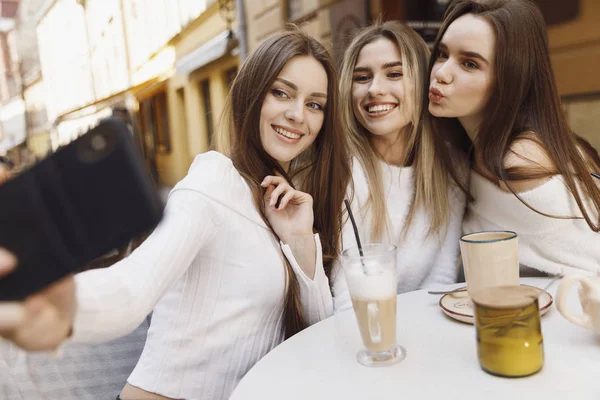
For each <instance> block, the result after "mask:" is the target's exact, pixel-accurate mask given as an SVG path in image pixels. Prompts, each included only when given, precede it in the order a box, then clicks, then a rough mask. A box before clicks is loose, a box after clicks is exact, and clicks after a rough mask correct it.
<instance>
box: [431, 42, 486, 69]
mask: <svg viewBox="0 0 600 400" xmlns="http://www.w3.org/2000/svg"><path fill="white" fill-rule="evenodd" d="M438 48H440V49H442V50H446V51H447V50H448V46H447V45H446V44H445V43H440V45H439V46H438ZM459 54H460V55H461V56H465V57H471V58H476V59H478V60H481V61H483V62H484V63H486V64H488V65H489V64H490V62H489V61H488V60H486V59H485V57H484V56H482V55H481V54H479V53H476V52H474V51H465V50H461V51H459Z"/></svg>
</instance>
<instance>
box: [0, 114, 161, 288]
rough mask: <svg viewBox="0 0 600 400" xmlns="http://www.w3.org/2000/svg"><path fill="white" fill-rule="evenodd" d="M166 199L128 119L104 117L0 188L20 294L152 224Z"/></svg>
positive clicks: (9, 282)
mask: <svg viewBox="0 0 600 400" xmlns="http://www.w3.org/2000/svg"><path fill="white" fill-rule="evenodd" d="M162 210H163V205H162V203H161V201H160V200H159V198H158V195H157V193H156V190H155V188H154V184H153V183H152V180H151V178H150V176H149V175H148V173H147V172H146V171H145V168H144V166H143V162H142V159H141V155H140V154H139V152H138V150H137V148H136V147H135V144H134V142H133V139H132V137H131V134H130V132H129V130H128V129H127V127H126V125H124V124H123V123H121V122H119V121H117V120H114V119H107V120H104V121H103V122H101V123H100V124H99V125H98V126H97V127H96V128H94V129H92V130H91V131H89V132H88V133H86V134H84V135H83V136H81V137H79V138H78V139H76V140H74V141H73V142H71V143H70V144H68V145H67V146H65V147H63V148H61V149H59V150H57V151H56V152H55V153H54V154H53V155H51V156H50V157H48V158H46V159H45V160H43V161H41V162H40V163H38V164H37V165H35V166H34V167H32V168H31V169H29V170H27V171H25V172H23V173H21V174H20V175H18V176H16V177H14V178H12V179H11V180H9V181H8V182H6V183H5V184H3V185H1V186H0V247H4V248H6V249H7V250H8V251H10V252H11V253H13V254H14V255H15V256H16V258H17V260H18V264H17V266H16V268H15V270H14V271H13V272H12V273H10V274H9V275H7V276H6V277H4V278H0V300H21V299H24V298H25V297H27V296H28V295H31V294H33V293H36V292H38V291H40V290H42V289H43V288H46V287H48V286H49V285H50V284H52V283H53V282H56V281H57V280H59V279H60V278H63V277H65V276H67V275H69V274H72V273H74V272H77V271H78V270H79V269H80V268H81V267H83V266H84V265H85V264H87V263H89V262H90V261H92V260H94V259H96V258H98V257H100V256H102V255H104V254H106V253H108V252H109V251H111V250H113V249H116V248H120V247H122V246H123V245H125V244H126V243H127V242H128V241H129V240H130V239H132V238H134V237H136V236H138V235H140V234H142V233H144V232H147V231H148V230H150V229H152V228H154V227H155V226H156V225H157V224H158V222H159V221H160V219H161V217H162Z"/></svg>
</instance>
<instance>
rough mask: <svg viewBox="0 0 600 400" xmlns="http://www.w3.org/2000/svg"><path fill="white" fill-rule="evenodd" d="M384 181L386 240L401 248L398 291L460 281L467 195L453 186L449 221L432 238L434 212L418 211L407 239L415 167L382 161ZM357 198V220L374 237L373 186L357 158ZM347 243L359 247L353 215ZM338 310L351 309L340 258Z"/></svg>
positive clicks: (365, 235)
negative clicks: (458, 264)
mask: <svg viewBox="0 0 600 400" xmlns="http://www.w3.org/2000/svg"><path fill="white" fill-rule="evenodd" d="M380 167H381V172H382V178H383V179H382V180H383V185H384V192H385V200H386V205H387V213H388V216H389V221H390V225H391V232H389V235H388V237H387V238H384V239H383V240H382V241H384V242H387V243H391V244H394V245H395V246H397V247H398V251H397V264H396V267H397V268H396V270H397V280H398V293H399V294H400V293H404V292H408V291H411V290H417V289H421V288H426V287H432V286H435V285H443V284H449V283H454V282H456V277H457V268H456V260H457V257H458V251H459V243H458V240H459V238H460V234H461V221H462V218H463V214H464V210H465V201H466V200H465V196H464V194H462V192H460V191H459V190H458V189H457V188H455V187H452V188H450V189H449V193H448V196H449V200H450V212H451V214H450V223H449V225H448V227H447V229H446V230H444V232H442V234H438V235H434V236H430V237H427V232H428V230H429V226H430V224H429V215H428V214H427V213H426V212H425V210H423V209H419V210H417V214H416V215H415V216H414V218H413V221H412V224H411V226H410V228H409V230H408V232H407V234H406V236H405V237H404V238H401V237H400V233H401V231H402V229H403V228H404V225H405V221H406V216H407V215H408V211H409V207H410V204H411V201H412V197H413V193H414V191H415V183H414V178H413V168H412V167H395V166H392V165H388V164H386V163H384V162H380ZM352 169H353V171H352V179H353V182H354V197H353V201H352V213H353V214H354V217H355V219H356V223H357V225H358V229H359V234H360V237H361V242H362V243H367V242H370V237H371V212H370V208H365V207H364V205H365V204H366V202H367V199H368V197H369V185H368V182H367V177H366V175H365V172H364V170H363V168H362V166H361V165H360V163H359V162H358V160H356V159H354V162H353V167H352ZM342 239H343V244H342V246H343V248H344V249H346V248H350V247H355V246H356V239H355V236H354V231H353V229H352V225H351V223H350V221H349V220H348V221H347V222H346V223H345V225H344V227H343V233H342ZM332 281H333V291H334V296H335V297H334V309H335V311H336V312H339V311H343V310H347V309H350V308H351V307H352V303H351V300H350V296H349V293H348V288H347V285H346V282H345V279H344V274H343V271H342V269H341V267H340V263H339V262H338V263H336V265H335V266H334V271H333V272H332Z"/></svg>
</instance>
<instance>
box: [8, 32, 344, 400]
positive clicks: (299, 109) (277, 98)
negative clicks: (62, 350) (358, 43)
mask: <svg viewBox="0 0 600 400" xmlns="http://www.w3.org/2000/svg"><path fill="white" fill-rule="evenodd" d="M336 91H337V79H336V76H335V71H334V68H333V66H332V62H331V59H330V56H329V55H328V53H327V51H326V50H325V48H324V47H323V46H322V45H321V44H319V43H318V42H317V41H316V40H314V39H312V38H310V37H309V36H307V35H305V34H304V33H302V32H301V31H299V30H295V29H294V30H288V31H286V32H283V33H279V34H277V35H275V36H273V37H271V38H269V39H267V40H266V41H265V42H263V43H262V44H261V45H259V47H258V48H257V49H256V50H255V51H254V52H253V53H252V54H251V55H250V56H249V57H248V59H247V60H246V61H245V62H244V64H243V66H242V67H241V69H240V72H239V74H238V76H237V77H236V79H235V81H234V83H233V85H232V88H231V91H230V94H229V99H228V103H227V107H226V118H225V119H226V120H227V121H230V122H231V124H230V129H231V131H230V134H231V136H230V138H231V151H230V154H229V157H227V156H225V155H223V154H221V153H217V152H208V153H205V154H201V155H199V156H197V157H196V159H195V161H194V163H193V164H192V166H191V167H190V170H189V172H188V175H187V176H186V177H185V178H184V179H183V180H182V181H181V182H179V183H178V184H177V185H176V186H175V188H174V189H173V191H172V192H171V193H170V195H169V200H168V203H167V206H166V210H165V218H164V220H163V221H162V222H161V223H160V225H159V226H158V227H157V228H156V230H155V231H154V232H153V233H152V234H151V236H150V237H149V238H148V239H147V240H146V241H145V242H144V243H143V244H142V245H141V246H140V247H139V248H137V249H136V250H135V251H134V252H133V253H132V254H131V255H130V256H128V257H127V258H125V259H124V260H122V261H120V262H119V263H117V264H115V265H113V266H112V267H109V268H107V269H102V270H93V271H87V272H84V273H82V274H79V275H77V276H76V277H75V279H74V285H73V284H71V285H69V284H68V282H67V283H62V284H61V285H59V286H55V287H54V292H52V293H51V294H52V297H51V296H50V294H49V293H41V294H37V295H36V296H34V299H28V300H26V301H25V303H24V305H23V306H24V307H26V308H27V307H28V306H29V307H30V308H31V302H32V301H36V300H37V302H38V303H37V307H38V311H37V312H36V314H35V315H31V314H29V317H28V318H26V320H25V321H21V323H19V324H16V326H12V327H10V328H6V327H5V328H4V329H3V330H2V331H0V332H1V333H2V335H3V336H4V337H7V338H9V339H10V340H12V341H14V342H15V343H17V344H18V345H20V346H22V347H24V348H26V349H34V350H39V349H49V348H54V347H56V346H57V345H58V344H59V343H61V342H63V341H65V340H67V337H69V336H70V337H71V339H70V340H72V341H76V342H99V341H107V340H110V339H112V338H115V337H118V336H122V335H124V334H126V333H127V332H130V331H132V330H133V329H134V328H135V327H136V326H137V325H138V324H139V323H140V322H141V321H142V320H143V319H144V318H145V317H146V315H148V313H149V312H150V311H152V310H154V311H153V316H152V324H151V327H150V329H149V331H148V338H147V340H146V346H145V348H144V351H143V353H142V355H141V357H140V360H139V362H138V365H137V367H136V368H135V369H134V371H133V373H132V374H131V376H130V377H129V379H128V384H127V386H126V387H125V388H124V390H123V391H122V392H121V398H122V399H123V400H127V399H139V398H157V399H163V398H177V399H181V398H185V399H190V400H193V399H202V400H205V399H226V398H228V397H229V395H230V394H231V392H232V391H233V389H234V388H235V386H236V384H237V382H238V381H239V380H240V379H241V378H242V377H243V376H244V374H246V372H248V370H249V369H250V368H251V367H252V366H253V365H254V363H256V362H257V361H258V360H259V359H260V358H261V357H263V356H264V355H265V354H266V353H267V352H268V351H270V350H271V349H273V348H274V347H275V346H277V345H278V344H279V343H281V342H282V341H283V340H284V339H285V338H286V337H290V336H292V335H293V334H295V333H297V332H298V331H300V330H302V329H303V328H304V327H305V326H307V325H309V324H312V323H314V322H316V321H318V320H320V319H322V318H324V317H326V316H328V315H330V314H331V313H332V309H333V305H332V301H331V294H330V288H329V282H328V275H329V272H330V269H331V265H332V263H333V261H334V260H335V258H336V257H337V254H338V253H339V251H340V249H339V245H338V243H339V237H340V230H341V212H340V210H341V204H342V201H343V198H344V195H345V191H346V188H347V185H348V180H349V176H350V170H349V166H348V164H347V155H346V151H345V141H344V138H343V135H342V131H341V130H340V128H339V123H337V120H336V118H337V116H338V115H339V113H338V111H337V93H336ZM295 187H298V188H299V189H301V190H302V191H300V190H297V189H295ZM313 198H314V199H315V203H314V206H313ZM313 208H314V211H313ZM73 287H74V288H73ZM57 288H58V289H57ZM56 291H59V293H58V294H57V293H56ZM0 319H2V316H1V315H0ZM48 332H51V333H52V335H49V334H48Z"/></svg>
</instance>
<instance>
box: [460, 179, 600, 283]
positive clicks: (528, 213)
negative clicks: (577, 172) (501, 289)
mask: <svg viewBox="0 0 600 400" xmlns="http://www.w3.org/2000/svg"><path fill="white" fill-rule="evenodd" d="M471 193H472V194H473V196H474V197H475V203H473V204H469V207H468V211H467V214H466V216H465V220H464V223H463V230H464V232H465V233H470V232H477V231H482V230H498V229H500V230H511V231H514V232H516V233H517V234H518V235H519V261H520V263H521V264H522V265H525V266H527V267H530V268H535V269H537V270H540V271H543V272H547V273H550V274H557V273H561V272H563V273H565V274H570V273H590V272H591V273H600V234H599V233H596V232H594V231H592V230H591V228H590V227H589V226H588V224H587V223H586V222H585V220H584V219H557V218H549V217H545V216H543V215H540V214H538V213H536V212H535V211H533V210H531V209H529V208H528V207H527V206H526V205H524V204H523V203H522V202H521V201H519V199H517V197H515V196H514V195H513V194H512V193H509V192H505V191H503V190H502V189H500V188H499V187H498V186H496V185H495V184H493V183H492V182H490V181H488V180H487V179H485V178H484V177H482V176H481V175H479V174H477V173H476V172H472V173H471ZM520 196H521V198H522V199H523V200H524V201H525V202H527V203H528V204H529V205H531V206H532V207H533V208H535V209H536V210H539V211H541V212H544V213H547V214H550V215H556V216H579V217H580V216H581V211H580V210H579V208H578V207H577V204H576V203H575V199H574V197H573V195H571V193H570V192H569V190H568V188H567V186H565V184H564V183H563V180H562V176H560V175H556V176H554V177H552V178H551V179H550V180H549V181H548V182H546V183H544V184H542V185H541V186H539V187H537V188H535V189H532V190H529V191H526V192H523V193H520ZM593 217H594V218H595V219H596V221H597V220H598V216H597V214H596V215H594V216H593Z"/></svg>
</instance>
